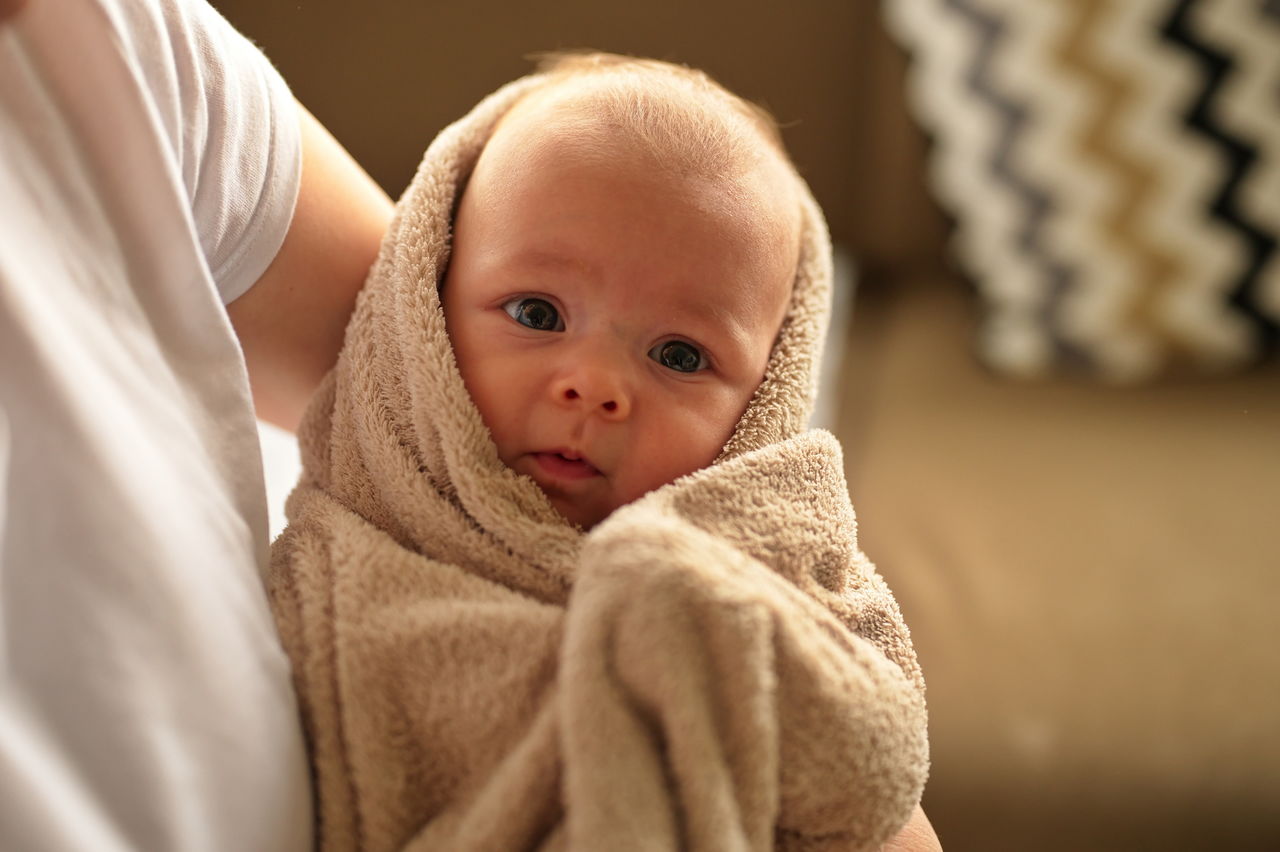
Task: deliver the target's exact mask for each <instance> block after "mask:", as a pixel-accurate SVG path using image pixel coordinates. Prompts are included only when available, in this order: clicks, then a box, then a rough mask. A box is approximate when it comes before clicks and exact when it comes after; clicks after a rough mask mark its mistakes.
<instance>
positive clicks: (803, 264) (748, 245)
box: [270, 55, 927, 850]
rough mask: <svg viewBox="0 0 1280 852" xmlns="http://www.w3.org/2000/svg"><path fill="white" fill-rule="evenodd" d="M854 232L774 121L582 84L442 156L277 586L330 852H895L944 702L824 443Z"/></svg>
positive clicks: (495, 107)
mask: <svg viewBox="0 0 1280 852" xmlns="http://www.w3.org/2000/svg"><path fill="white" fill-rule="evenodd" d="M829 278H830V258H829V246H828V244H827V239H826V233H825V228H824V226H823V224H822V220H821V215H820V213H819V212H818V211H817V208H816V205H815V204H814V203H813V201H812V198H811V197H810V195H809V193H808V190H807V188H806V187H805V186H804V184H803V182H802V181H801V180H800V178H799V177H798V175H797V174H796V172H795V170H794V168H793V167H792V166H791V164H790V162H789V161H788V159H787V158H786V155H785V153H784V152H783V150H782V147H781V144H780V142H779V139H778V135H777V132H776V129H775V128H774V127H773V125H772V124H771V123H770V121H769V120H768V119H767V118H766V117H765V116H764V115H763V114H762V113H761V112H759V111H758V110H756V109H755V108H753V107H751V106H749V105H747V104H745V103H744V102H742V101H740V100H739V99H737V98H735V97H734V96H732V95H730V94H729V93H728V92H726V91H725V90H723V89H722V88H720V87H719V86H717V85H716V84H714V83H713V82H711V81H710V80H709V79H708V78H706V77H705V76H704V75H701V74H699V73H697V72H693V71H689V70H688V69H683V68H678V67H676V66H671V65H667V64H665V63H658V62H651V61H644V60H630V59H623V58H619V57H612V56H604V55H592V56H575V57H568V58H561V59H558V60H555V61H553V62H551V63H549V64H548V65H547V66H546V67H545V68H544V69H543V70H542V71H541V72H540V73H539V74H536V75H533V76H531V77H528V78H525V79H523V80H519V81H516V82H515V83H513V84H510V85H509V86H507V87H504V88H503V89H502V90H499V91H498V92H496V93H495V94H493V95H491V96H490V97H489V98H488V99H486V100H485V101H483V102H482V103H481V104H480V105H478V106H477V107H476V108H475V110H473V111H472V113H471V114H470V115H468V116H467V117H466V118H464V119H462V120H461V121H460V122H458V123H457V124H455V125H453V126H452V127H450V128H448V129H447V130H446V131H445V132H444V133H442V134H441V135H440V137H438V138H437V139H436V141H435V142H433V143H432V145H431V147H430V148H429V149H428V151H427V153H426V155H425V157H424V159H423V163H422V166H421V167H420V168H419V171H418V174H417V175H416V176H415V178H414V181H413V184H412V185H411V186H410V188H409V189H408V190H407V191H406V193H405V195H404V197H403V198H402V199H401V200H400V202H399V205H398V207H397V215H396V219H395V221H394V222H393V223H392V226H391V228H390V230H389V231H388V234H387V237H386V239H385V240H384V243H383V247H382V252H381V255H380V257H379V260H378V262H377V264H376V265H375V267H374V269H373V271H372V272H371V273H370V277H369V281H368V283H367V284H366V288H365V291H364V292H363V293H362V295H361V299H360V303H359V305H358V306H357V310H356V313H355V315H354V316H353V318H352V321H351V325H350V326H349V328H348V331H347V338H346V341H345V344H344V348H343V352H342V355H341V357H340V360H339V363H338V365H337V367H336V368H335V370H334V371H333V373H332V374H331V375H330V376H329V377H328V379H326V382H325V384H324V385H323V386H322V388H321V390H320V392H319V393H318V394H317V396H316V398H315V400H314V401H313V403H312V405H311V407H310V409H309V411H308V414H307V418H306V421H305V422H304V424H303V427H302V429H301V430H300V433H299V439H300V443H301V446H302V449H303V462H304V474H303V479H302V482H301V483H300V484H299V486H298V488H297V489H296V490H295V492H294V493H293V495H292V496H291V497H290V500H289V505H288V511H289V517H290V526H289V528H288V529H287V530H286V531H285V533H284V534H283V535H282V536H281V538H280V539H279V540H278V541H277V542H276V544H275V545H274V547H273V551H272V573H271V578H270V587H271V595H272V603H273V607H274V609H275V614H276V618H277V623H278V625H279V627H280V632H281V636H282V639H283V642H284V645H285V647H286V650H287V651H288V652H289V655H290V658H291V661H292V664H293V670H294V679H295V684H296V686H297V690H298V694H299V700H300V705H301V711H302V715H303V719H304V724H305V728H306V730H307V733H308V738H309V745H310V749H311V757H312V764H313V769H314V773H315V779H316V793H317V804H318V809H319V813H318V823H317V825H318V831H319V841H320V845H321V846H322V847H323V848H326V849H352V848H361V849H364V848H367V849H392V848H401V847H410V848H415V849H495V850H505V849H526V848H530V849H531V848H536V849H565V848H568V849H590V850H594V849H609V850H615V849H632V848H636V849H639V848H644V849H705V850H720V849H768V848H773V847H774V846H775V845H776V846H777V847H778V848H783V849H786V848H832V849H875V848H878V847H879V844H881V843H882V842H884V841H885V840H886V839H887V838H889V837H890V836H891V835H893V834H894V832H895V831H896V830H897V829H898V828H900V827H901V826H902V825H903V823H904V822H905V821H906V820H907V818H908V816H909V815H910V814H911V812H912V808H913V807H914V805H915V803H916V802H918V800H919V796H920V792H921V788H922V786H923V783H924V776H925V773H926V770H927V742H926V738H925V716H924V701H923V681H922V680H921V678H920V672H919V667H918V666H917V664H916V661H915V657H914V654H913V653H912V651H911V647H910V641H909V638H908V634H907V631H906V627H905V625H904V624H903V623H902V620H901V615H900V613H899V611H898V609H897V606H896V604H895V603H894V601H893V599H892V596H891V595H890V594H889V592H888V590H887V588H886V587H885V586H884V584H883V581H881V579H880V578H879V576H878V575H877V574H876V573H875V570H874V568H873V567H872V566H871V564H870V563H869V562H868V561H867V560H866V558H865V557H864V556H863V555H862V554H861V552H860V551H858V549H857V547H856V537H855V532H854V522H853V513H852V508H851V507H850V506H849V504H848V497H847V490H846V488H845V484H844V480H843V473H842V461H841V459H840V454H839V448H838V445H836V444H835V442H834V440H833V439H832V438H831V437H830V436H829V435H826V434H825V433H819V432H805V431H804V422H805V420H806V418H807V416H808V412H809V410H810V407H811V404H812V396H813V391H814V386H815V378H816V377H815V370H816V365H817V353H818V349H819V346H820V342H821V336H822V332H823V329H824V327H825V319H826V311H827V309H828V308H827V302H828V297H829V292H828V288H829Z"/></svg>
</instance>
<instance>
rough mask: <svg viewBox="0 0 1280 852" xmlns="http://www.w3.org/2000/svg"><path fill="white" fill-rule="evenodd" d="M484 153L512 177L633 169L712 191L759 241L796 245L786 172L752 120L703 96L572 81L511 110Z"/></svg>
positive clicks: (791, 177)
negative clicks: (547, 169)
mask: <svg viewBox="0 0 1280 852" xmlns="http://www.w3.org/2000/svg"><path fill="white" fill-rule="evenodd" d="M487 148H499V149H502V150H503V155H502V157H501V158H502V159H503V160H504V161H505V162H506V163H507V165H508V168H509V169H512V170H515V169H531V168H533V169H536V168H540V167H542V166H543V165H544V164H545V163H546V162H548V160H550V159H553V158H558V159H559V160H560V161H563V160H565V159H568V160H571V161H575V162H578V163H580V164H583V165H584V166H592V167H595V168H597V169H603V170H604V172H605V173H606V174H609V173H613V174H615V175H620V174H623V173H627V172H630V171H632V170H635V169H636V168H637V165H639V168H641V169H643V170H646V171H648V173H649V174H650V175H652V176H654V177H655V179H657V178H665V179H670V180H676V181H683V182H686V183H696V184H699V185H702V186H709V187H715V188H717V189H719V190H720V191H721V194H722V195H723V196H724V197H725V198H726V199H729V200H732V201H733V202H735V204H734V206H736V207H737V208H738V210H739V212H740V215H741V216H744V217H749V218H751V219H753V220H755V221H757V222H758V223H760V224H763V225H767V226H768V227H767V228H764V229H762V233H764V232H767V233H769V234H772V235H773V236H772V238H773V239H777V240H778V241H779V243H780V247H787V246H792V245H793V244H796V243H797V240H798V234H799V228H800V198H801V193H800V191H799V183H800V178H799V176H798V174H797V173H796V172H795V170H794V167H793V166H792V165H791V163H790V161H789V160H788V159H787V158H786V155H785V153H784V152H783V151H782V149H781V148H780V147H779V146H778V145H777V144H776V142H775V141H774V140H771V139H770V138H769V137H768V135H767V133H765V132H764V131H763V130H761V129H760V128H758V127H756V126H755V125H754V123H753V120H752V118H751V116H749V115H744V114H742V113H740V112H738V111H736V110H734V109H733V108H731V105H729V104H727V103H723V102H720V101H719V100H717V99H715V98H711V97H708V96H706V95H705V94H699V93H696V92H695V93H690V92H688V91H685V90H683V89H681V88H679V87H672V86H656V85H655V86H645V85H643V84H642V83H636V82H631V83H628V84H627V85H626V86H625V87H622V88H618V87H616V86H611V85H609V84H608V81H607V80H601V79H596V78H595V77H593V76H591V75H584V76H581V77H570V78H568V79H566V80H563V81H558V82H552V83H549V84H547V85H545V86H544V87H542V88H540V89H536V90H534V91H533V92H531V93H530V94H529V95H527V96H526V97H525V98H524V99H522V100H521V101H520V102H519V103H517V104H516V105H515V106H514V107H513V108H512V109H511V110H510V111H509V112H508V114H507V115H506V116H505V117H504V118H503V119H502V120H501V121H500V122H499V124H498V126H497V127H496V128H495V131H494V134H493V136H492V138H491V139H490V141H489V144H488V146H487ZM486 154H488V150H486ZM482 159H483V157H482Z"/></svg>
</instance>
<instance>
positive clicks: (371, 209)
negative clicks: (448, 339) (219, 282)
mask: <svg viewBox="0 0 1280 852" xmlns="http://www.w3.org/2000/svg"><path fill="white" fill-rule="evenodd" d="M6 2H13V0H0V4H2V3H6ZM298 120H299V123H300V125H301V131H302V133H301V135H302V183H301V186H300V187H299V189H298V203H297V206H296V208H295V209H294V214H293V221H292V223H291V224H290V225H289V232H288V233H287V234H286V235H285V239H284V244H283V245H282V246H281V247H280V251H279V253H278V254H277V255H276V258H275V260H273V261H272V262H271V265H270V266H269V267H267V271H266V272H264V273H263V275H262V277H261V278H259V279H258V281H257V283H255V284H254V285H253V286H252V287H250V288H249V290H248V291H247V292H246V293H245V294H244V295H243V296H241V297H240V298H238V299H236V300H235V301H234V302H232V303H231V304H230V305H228V306H227V313H228V314H229V315H230V316H231V324H232V326H233V327H234V328H235V331H236V336H237V337H238V338H239V339H240V346H241V348H242V349H243V350H244V358H245V363H246V364H247V365H248V368H249V385H250V388H251V389H252V391H253V401H254V406H255V408H256V409H257V413H258V416H259V417H261V418H262V419H263V420H268V421H270V422H272V423H274V424H276V425H277V426H281V427H283V428H285V429H289V430H291V431H292V430H294V429H296V428H297V425H298V421H299V419H300V418H301V417H302V411H303V409H304V408H305V407H306V405H307V401H308V400H309V399H310V398H311V394H312V392H313V391H314V390H315V389H316V386H317V385H318V384H319V383H320V379H322V378H324V375H325V373H327V372H328V371H329V369H330V368H331V367H332V366H333V365H334V363H336V362H337V360H338V350H339V349H340V348H341V347H342V336H343V333H344V332H345V331H346V328H347V320H348V319H349V318H350V316H351V311H352V309H353V308H354V307H355V302H356V294H357V293H358V292H359V291H360V288H361V287H362V286H363V285H364V279H365V276H366V275H367V274H368V272H369V267H370V265H372V263H373V261H374V258H376V257H377V255H378V247H379V245H381V243H382V235H383V233H384V232H385V231H386V229H387V224H388V223H389V222H390V221H391V213H392V209H393V207H392V203H391V199H390V198H388V197H387V194H386V193H385V192H383V191H382V189H381V188H380V187H379V186H378V185H377V184H376V183H374V182H373V179H372V178H370V177H369V175H368V174H366V173H365V171H364V169H362V168H361V167H360V166H359V165H358V164H357V163H356V161H355V160H354V159H352V157H351V155H350V154H348V153H347V152H346V150H345V149H344V148H343V147H342V146H341V145H340V144H338V142H337V140H335V139H334V138H333V137H332V136H331V135H329V132H328V131H327V130H325V129H324V127H322V126H321V125H320V122H318V121H316V119H315V118H314V117H313V116H312V115H311V113H309V112H307V111H306V110H305V109H304V108H303V107H302V105H301V104H299V105H298Z"/></svg>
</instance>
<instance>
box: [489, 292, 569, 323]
mask: <svg viewBox="0 0 1280 852" xmlns="http://www.w3.org/2000/svg"><path fill="white" fill-rule="evenodd" d="M502 309H503V310H504V311H506V312H507V314H508V315H509V316H510V317H511V318H512V319H513V320H515V321H516V322H518V323H520V324H521V325H524V326H528V327H529V328H532V329H536V330H538V331H564V323H563V322H561V320H560V312H559V311H557V310H556V309H555V306H554V305H552V304H551V303H550V302H548V301H547V300H546V299H534V298H529V297H524V298H520V299H512V300H511V301H510V302H507V303H506V304H505V305H503V306H502Z"/></svg>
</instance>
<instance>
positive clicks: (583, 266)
mask: <svg viewBox="0 0 1280 852" xmlns="http://www.w3.org/2000/svg"><path fill="white" fill-rule="evenodd" d="M516 262H517V263H520V264H525V265H528V266H532V267H537V268H539V269H554V270H556V271H569V272H574V273H576V274H578V275H580V276H581V277H583V278H592V277H598V276H599V274H600V272H601V270H600V268H599V267H598V266H596V265H595V264H594V263H592V262H591V261H589V260H586V259H585V258H582V257H576V256H574V255H572V254H566V253H563V252H558V251H555V250H554V249H544V248H531V249H525V250H524V251H522V252H520V254H518V255H517V256H516Z"/></svg>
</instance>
